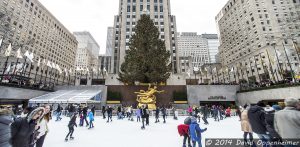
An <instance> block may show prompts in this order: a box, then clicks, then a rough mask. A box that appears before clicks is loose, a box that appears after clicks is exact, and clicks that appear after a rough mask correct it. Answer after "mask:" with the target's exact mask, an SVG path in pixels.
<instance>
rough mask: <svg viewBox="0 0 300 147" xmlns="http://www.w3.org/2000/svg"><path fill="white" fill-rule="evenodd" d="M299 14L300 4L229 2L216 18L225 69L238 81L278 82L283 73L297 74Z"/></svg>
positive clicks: (251, 0)
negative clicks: (291, 72)
mask: <svg viewBox="0 0 300 147" xmlns="http://www.w3.org/2000/svg"><path fill="white" fill-rule="evenodd" d="M299 12H300V1H299V0H255V1H254V0H229V1H228V2H227V4H226V5H225V6H224V7H223V8H222V10H221V11H220V13H219V14H218V15H217V16H216V22H217V25H218V28H219V33H218V34H219V40H220V47H219V51H220V53H219V57H220V61H221V63H222V65H223V66H224V67H227V68H229V69H231V73H235V76H237V78H235V79H236V80H239V79H245V80H248V81H257V82H261V81H263V80H265V79H272V81H279V80H282V79H283V78H284V75H283V73H284V71H293V72H295V71H296V69H297V68H298V67H299V61H300V58H299V50H297V47H296V45H297V43H298V44H299V42H300V21H299V20H300V13H299ZM298 46H299V45H298ZM291 69H292V70H291ZM285 78H286V77H285ZM290 78H292V77H291V76H290ZM232 79H233V78H232ZM236 80H235V81H236Z"/></svg>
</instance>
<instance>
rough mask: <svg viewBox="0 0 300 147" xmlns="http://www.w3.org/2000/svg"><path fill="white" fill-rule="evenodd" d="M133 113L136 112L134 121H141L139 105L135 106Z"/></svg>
mask: <svg viewBox="0 0 300 147" xmlns="http://www.w3.org/2000/svg"><path fill="white" fill-rule="evenodd" d="M135 114H136V122H140V121H141V109H140V108H139V107H137V109H136V111H135Z"/></svg>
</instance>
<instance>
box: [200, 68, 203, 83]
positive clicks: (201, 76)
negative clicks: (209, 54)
mask: <svg viewBox="0 0 300 147" xmlns="http://www.w3.org/2000/svg"><path fill="white" fill-rule="evenodd" d="M200 77H201V84H202V83H203V81H202V71H200Z"/></svg>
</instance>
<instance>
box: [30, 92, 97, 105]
mask: <svg viewBox="0 0 300 147" xmlns="http://www.w3.org/2000/svg"><path fill="white" fill-rule="evenodd" d="M101 99H102V91H101V90H59V91H56V92H52V93H49V94H45V95H42V96H39V97H35V98H33V99H30V100H29V103H100V102H101Z"/></svg>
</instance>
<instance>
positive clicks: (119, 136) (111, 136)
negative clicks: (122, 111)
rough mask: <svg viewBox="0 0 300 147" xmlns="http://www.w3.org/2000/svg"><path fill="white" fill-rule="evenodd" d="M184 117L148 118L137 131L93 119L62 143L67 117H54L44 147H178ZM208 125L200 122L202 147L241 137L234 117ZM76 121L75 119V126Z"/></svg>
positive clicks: (132, 126)
mask: <svg viewBox="0 0 300 147" xmlns="http://www.w3.org/2000/svg"><path fill="white" fill-rule="evenodd" d="M185 118H186V117H183V116H182V117H179V119H178V120H173V118H172V117H168V118H167V120H166V121H167V123H165V124H163V123H162V118H160V123H154V121H155V119H154V117H151V118H150V126H146V129H145V130H141V125H142V123H141V122H136V120H135V121H128V120H127V119H123V120H117V119H116V117H113V121H112V122H111V123H106V120H104V119H102V117H95V122H94V126H95V128H93V129H88V128H87V127H77V128H76V127H75V131H74V134H73V136H74V137H75V139H74V140H70V141H68V142H65V141H64V138H65V136H66V134H67V133H68V127H67V124H68V122H69V118H68V117H63V119H62V120H61V121H57V122H55V121H54V120H55V117H54V118H53V120H51V121H50V123H49V129H50V132H49V133H48V134H47V136H46V139H45V143H44V147H182V141H183V137H180V136H179V134H178V131H177V125H179V124H182V123H183V120H184V119H185ZM208 121H209V125H204V124H203V121H201V123H200V127H201V128H205V127H207V131H206V132H204V133H203V134H202V145H203V146H204V139H205V138H242V137H243V132H242V131H241V125H240V121H238V117H231V118H226V119H224V120H221V121H220V122H215V121H213V119H212V118H209V119H208ZM78 122H79V119H78V118H77V123H78Z"/></svg>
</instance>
